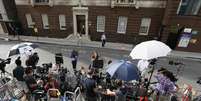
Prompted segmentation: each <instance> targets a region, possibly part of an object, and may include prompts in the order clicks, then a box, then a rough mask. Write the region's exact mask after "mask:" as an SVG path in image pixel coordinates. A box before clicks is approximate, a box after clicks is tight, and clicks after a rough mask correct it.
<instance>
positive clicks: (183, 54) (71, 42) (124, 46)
mask: <svg viewBox="0 0 201 101" xmlns="http://www.w3.org/2000/svg"><path fill="white" fill-rule="evenodd" d="M8 37H9V40H11V41H17V40H18V37H17V36H16V37H13V36H8ZM0 39H5V36H2V35H1V34H0ZM20 40H21V41H27V42H36V43H49V44H59V45H72V46H81V47H94V48H102V47H101V42H98V41H87V40H84V39H82V40H81V41H80V42H78V41H79V40H78V39H77V40H76V39H75V40H74V39H73V40H69V39H67V38H63V39H58V38H48V37H38V38H37V37H33V36H20ZM104 48H107V49H115V50H122V51H131V50H132V49H133V45H132V44H123V43H112V42H107V43H106V46H105V47H104ZM169 57H178V58H187V59H193V60H198V61H201V53H194V52H182V51H172V52H171V53H170V54H169Z"/></svg>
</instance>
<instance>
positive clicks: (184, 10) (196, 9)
mask: <svg viewBox="0 0 201 101" xmlns="http://www.w3.org/2000/svg"><path fill="white" fill-rule="evenodd" d="M200 6H201V1H200V0H168V2H167V7H166V10H165V15H164V21H163V25H165V27H164V32H163V35H162V36H163V37H162V40H163V41H164V42H167V43H169V44H171V45H170V46H172V47H175V49H176V50H180V51H190V52H201V33H200V32H201V17H200V16H201V10H200ZM185 28H188V29H190V30H191V33H190V34H189V35H188V36H187V37H188V38H187V39H188V40H189V39H190V40H189V41H190V42H188V40H187V44H186V45H184V46H183V47H182V46H179V42H180V39H181V36H182V35H183V34H184V29H185ZM178 32H179V33H178Z"/></svg>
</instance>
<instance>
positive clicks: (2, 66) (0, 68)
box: [0, 58, 11, 73]
mask: <svg viewBox="0 0 201 101" xmlns="http://www.w3.org/2000/svg"><path fill="white" fill-rule="evenodd" d="M10 62H11V58H8V59H6V60H5V59H1V58H0V71H1V72H2V73H5V72H6V71H5V67H6V64H10Z"/></svg>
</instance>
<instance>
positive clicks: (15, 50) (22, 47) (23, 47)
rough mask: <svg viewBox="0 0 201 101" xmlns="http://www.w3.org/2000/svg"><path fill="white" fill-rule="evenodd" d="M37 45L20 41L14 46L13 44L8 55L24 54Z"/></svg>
mask: <svg viewBox="0 0 201 101" xmlns="http://www.w3.org/2000/svg"><path fill="white" fill-rule="evenodd" d="M37 47H38V45H36V44H34V43H29V42H24V43H20V44H17V45H15V46H13V47H12V48H11V49H10V51H9V54H8V56H9V57H10V56H13V55H17V54H25V53H26V52H28V51H32V50H33V49H35V48H37Z"/></svg>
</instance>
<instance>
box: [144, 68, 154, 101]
mask: <svg viewBox="0 0 201 101" xmlns="http://www.w3.org/2000/svg"><path fill="white" fill-rule="evenodd" d="M154 70H155V67H154V65H153V66H152V70H151V75H150V77H149V81H148V83H147V85H146V96H147V97H148V96H149V95H148V89H149V85H150V82H151V78H152V76H153V73H154ZM143 101H145V97H144V100H143Z"/></svg>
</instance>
